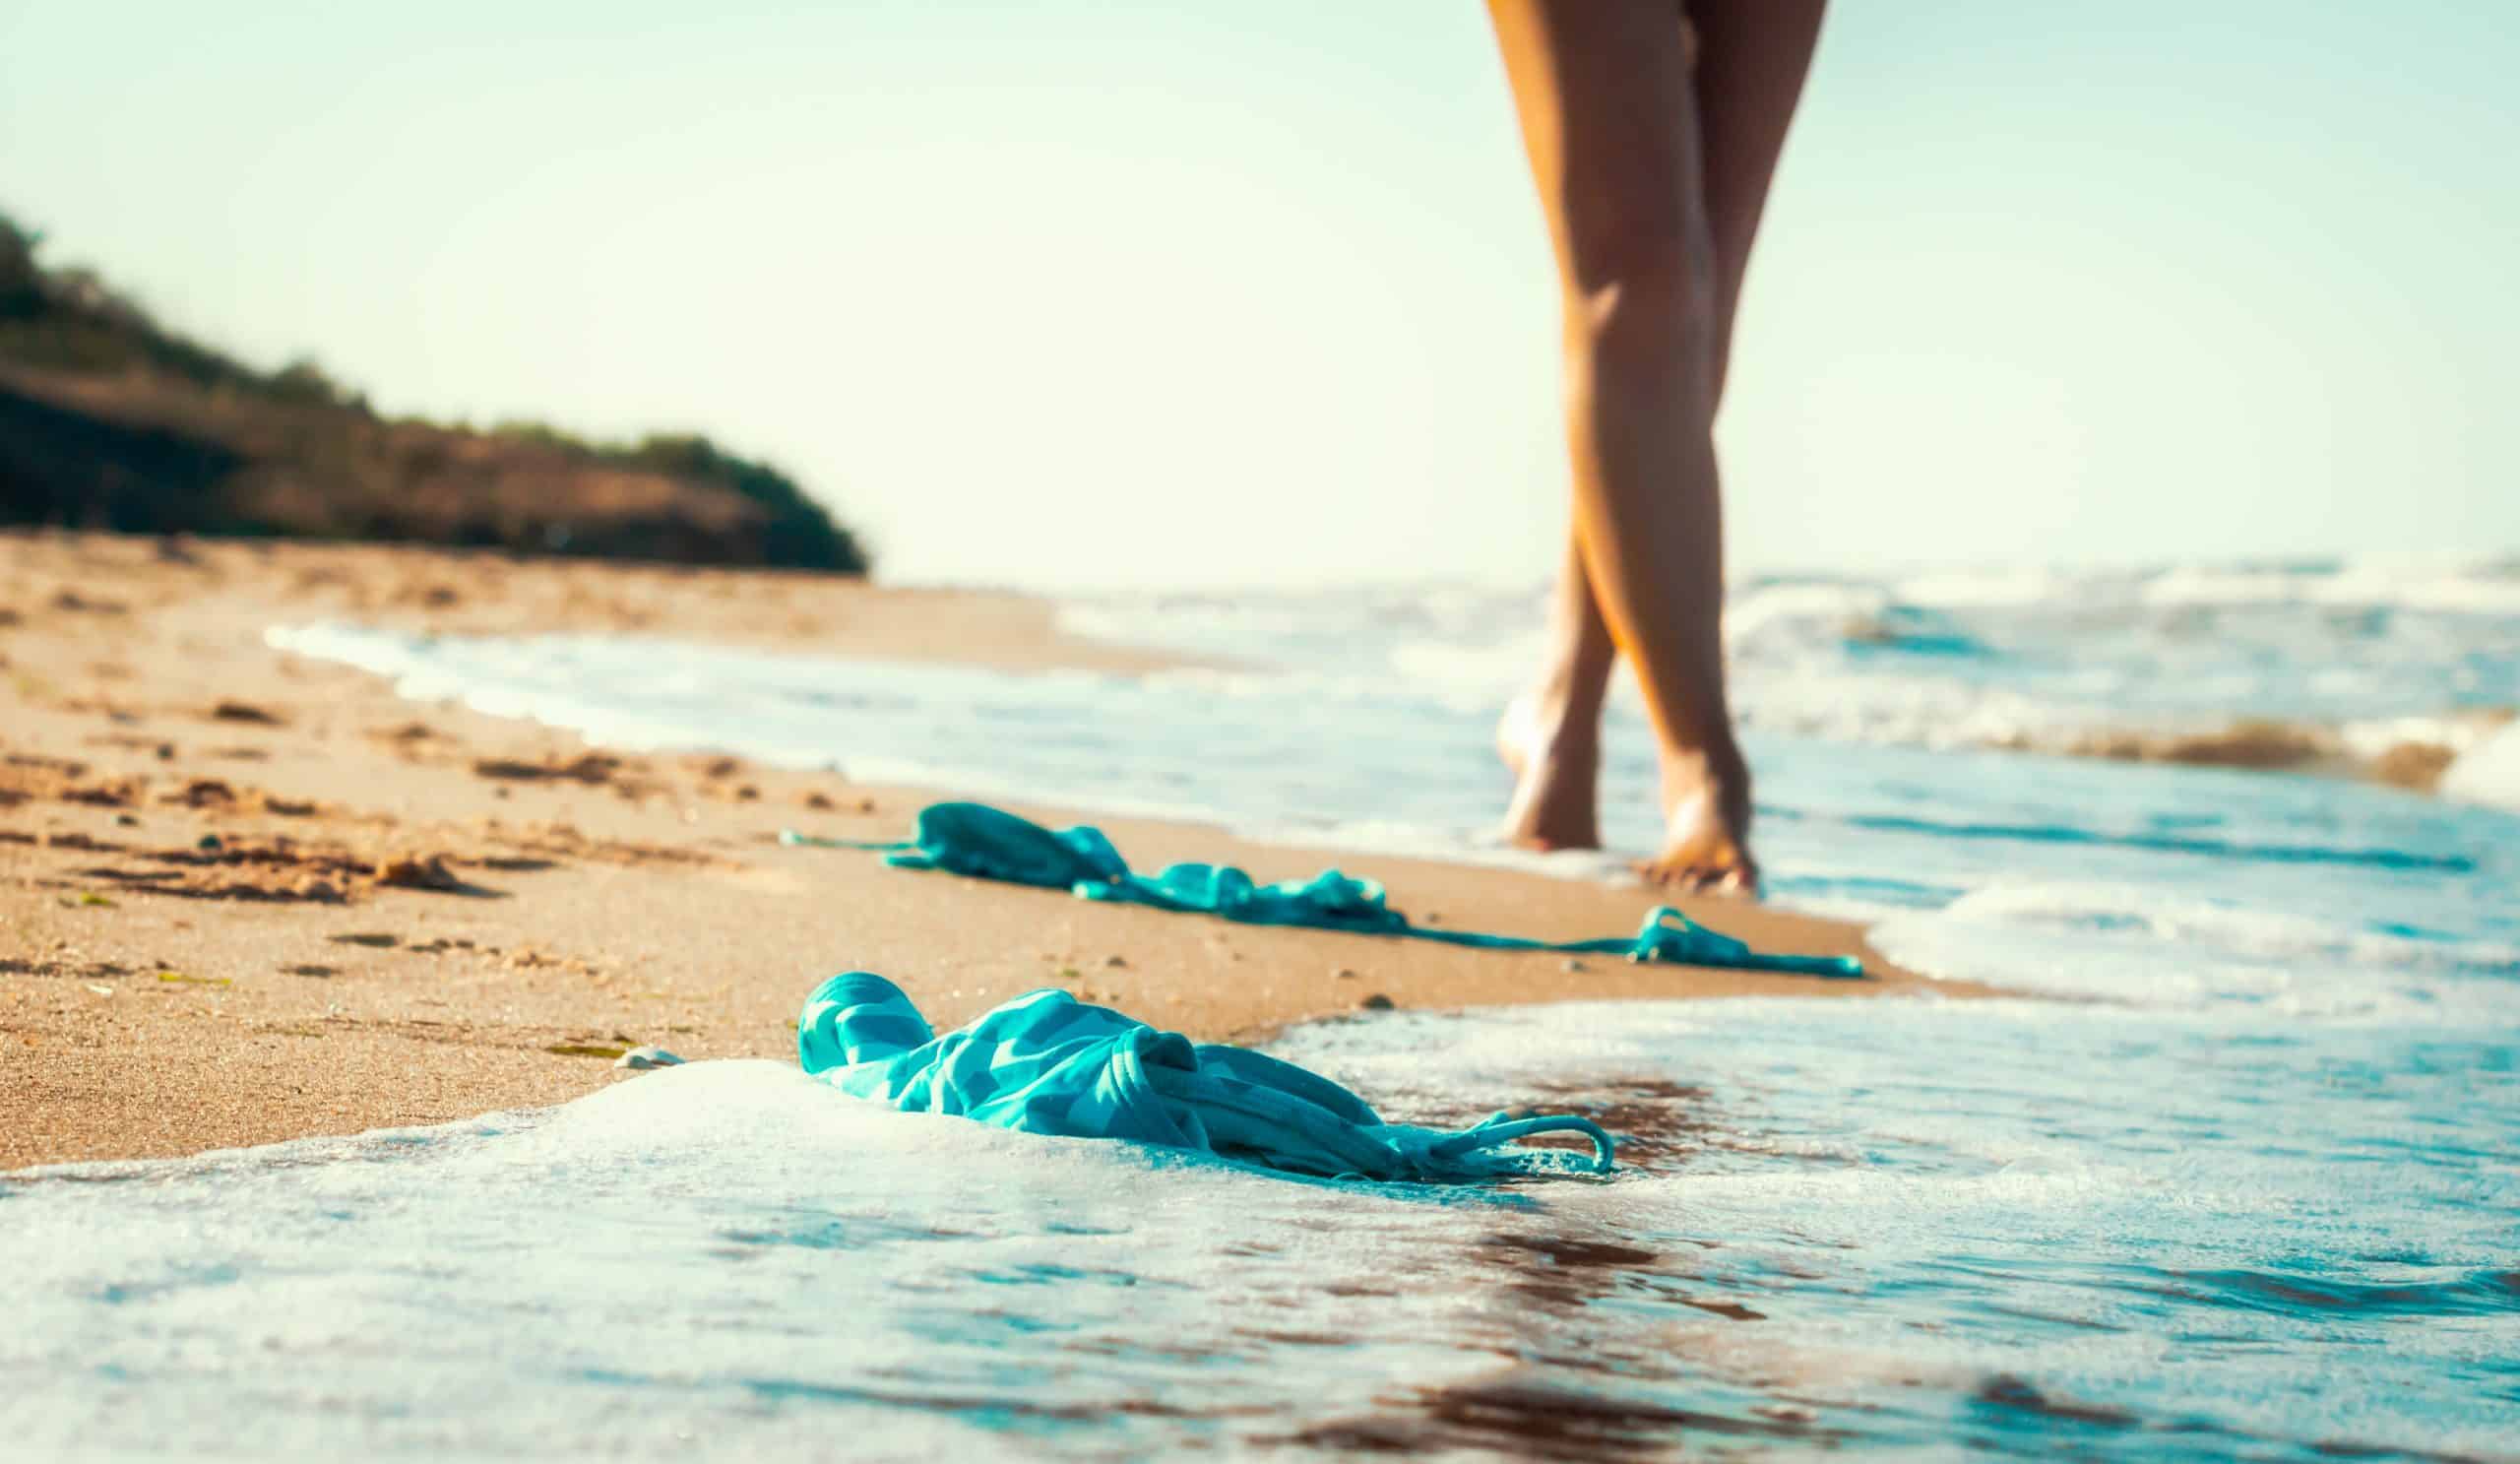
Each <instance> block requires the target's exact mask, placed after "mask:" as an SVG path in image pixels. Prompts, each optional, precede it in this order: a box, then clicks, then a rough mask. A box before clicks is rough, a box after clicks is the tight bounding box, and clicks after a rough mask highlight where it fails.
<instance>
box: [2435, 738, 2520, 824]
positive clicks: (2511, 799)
mask: <svg viewBox="0 0 2520 1464" xmlns="http://www.w3.org/2000/svg"><path fill="white" fill-rule="evenodd" d="M2440 777H2441V782H2440V787H2441V793H2442V796H2445V797H2451V798H2456V799H2458V800H2459V801H2461V802H2465V803H2479V804H2483V805H2485V806H2487V807H2490V808H2508V809H2511V810H2512V811H2514V812H2520V722H2515V723H2513V724H2512V725H2510V726H2508V727H2505V728H2504V729H2502V731H2500V732H2496V733H2494V734H2493V735H2492V736H2490V737H2488V738H2485V739H2483V740H2481V741H2479V742H2478V743H2477V744H2476V745H2475V746H2472V747H2470V748H2469V749H2468V750H2466V751H2465V752H2462V753H2460V754H2459V756H2458V759H2457V760H2456V761H2454V762H2452V763H2451V764H2450V765H2449V766H2448V767H2447V768H2445V769H2444V770H2443V771H2442V773H2441V775H2440Z"/></svg>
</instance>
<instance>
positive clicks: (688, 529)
mask: <svg viewBox="0 0 2520 1464" xmlns="http://www.w3.org/2000/svg"><path fill="white" fill-rule="evenodd" d="M37 243H38V240H37V239H36V238H35V236H34V235H32V234H31V233H30V232H28V231H27V230H25V229H22V228H20V227H19V226H18V225H17V224H16V223H13V222H12V221H10V220H9V219H8V218H7V217H6V216H5V215H0V524H6V523H17V524H53V525H61V526H65V527H72V528H93V529H114V530H121V531H124V532H128V533H144V534H168V533H193V534H214V535H252V536H273V537H286V538H313V539H364V540H401V541H418V542H426V543H438V544H459V545H475V546H481V547H497V548H505V549H511V550H518V551H523V552H533V553H561V554H575V555H589V556H598V557H611V558H635V559H662V560H672V561H679V562H684V563H710V564H760V565H775V566H781V567H787V568H798V569H821V570H836V571H840V572H842V573H851V574H858V573H863V572H865V570H866V568H867V567H868V558H867V554H866V551H865V549H864V548H863V547H862V546H861V545H860V544H859V543H858V542H857V541H856V539H855V538H854V537H853V536H852V535H851V534H850V532H849V531H848V530H847V529H846V528H843V527H842V526H841V525H839V524H838V523H835V522H834V521H833V519H832V517H831V515H830V514H829V513H828V512H826V511H825V510H824V508H823V507H822V505H821V504H819V503H817V502H815V501H814V500H813V499H812V498H810V497H808V496H806V494H805V492H804V490H803V489H802V488H800V487H798V486H797V484H796V483H795V482H794V481H793V480H791V479H789V478H788V477H787V476H786V475H784V474H782V473H780V472H779V471H778V470H776V469H774V468H771V467H769V466H767V465H766V464H762V463H758V462H753V461H751V460H749V459H745V458H742V457H739V456H737V455H735V454H733V453H730V452H727V451H725V449H724V448H722V447H720V446H718V445H717V444H716V443H714V442H711V441H710V440H709V439H708V438H706V437H700V436H696V435H689V434H665V435H657V436H651V437H647V438H645V439H642V440H641V441H638V442H636V443H596V442H589V441H586V440H583V439H581V438H579V437H576V436H573V435H571V434H569V433H566V432H562V431H558V430H556V429H553V428H551V427H547V426H543V425H540V424H537V423H510V424H506V425H503V426H500V427H497V428H494V429H492V430H490V431H487V432H479V431H473V430H470V429H467V428H463V427H455V426H446V425H441V424H438V423H433V422H427V421H419V420H413V419H409V418H403V419H393V418H386V417H382V416H380V415H378V414H376V413H375V412H374V411H373V410H372V409H371V408H370V407H369V406H368V404H367V401H366V399H365V398H364V397H362V396H360V395H358V394H357V393H355V392H353V391H350V390H348V389H347V388H346V387H344V386H342V385H341V384H340V383H338V382H336V381H334V380H333V379H332V378H331V377H330V376H329V375H327V374H326V373H325V372H324V370H323V369H322V368H321V367H320V366H318V365H316V364H315V363H314V362H313V361H308V360H300V361H294V362H291V363H290V364H288V365H285V366H284V367H282V368H281V369H279V370H277V371H257V370H255V369H254V368H252V367H251V366H248V365H245V364H244V363H242V362H240V361H237V360H236V359H234V358H233V357H231V356H228V355H226V354H224V353H222V352H221V351H219V350H213V349H211V348H210V347H207V346H203V345H201V344H200V343H198V342H195V341H191V340H187V339H185V338H184V337H182V336H180V335H177V334H175V333H174V332H172V331H169V330H167V329H165V328H164V327H162V326H160V325H159V324H158V322H157V321H155V320H153V319H152V318H151V317H150V316H149V314H148V312H146V311H144V310H142V309H141V308H140V307H138V306H137V305H135V304H133V303H132V302H131V301H130V300H128V299H126V298H125V297H123V296H122V295H121V294H119V293H118V292H116V291H115V290H113V289H112V288H110V287H109V286H106V285H105V283H104V282H103V281H101V280H99V279H98V278H96V276H95V275H94V274H93V273H91V272H89V271H86V270H80V269H54V268H47V267H45V266H44V265H43V264H42V263H40V262H39V261H38V260H37V258H36V252H37Z"/></svg>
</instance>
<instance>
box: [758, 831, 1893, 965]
mask: <svg viewBox="0 0 2520 1464" xmlns="http://www.w3.org/2000/svg"><path fill="white" fill-rule="evenodd" d="M779 837H780V840H781V842H783V843H786V844H793V845H808V846H812V847H815V848H822V849H867V850H880V851H882V852H883V854H884V862H886V863H888V864H892V865H894V866H896V867H898V868H903V869H943V870H946V871H947V872H949V873H954V874H967V875H971V876H973V877H975V878H978V879H999V880H1006V881H1008V882H1010V883H1014V884H1030V885H1039V886H1042V887H1045V888H1049V889H1065V890H1070V891H1072V892H1074V893H1075V894H1076V895H1077V896H1078V897H1079V898H1082V899H1087V900H1109V901H1113V902H1117V903H1124V904H1132V905H1152V906H1155V907H1156V908H1157V909H1160V910H1177V911H1183V912H1190V913H1197V914H1201V915H1214V916H1220V917H1223V918H1224V919H1226V920H1229V921H1240V922H1242V923H1245V924H1253V925H1302V926H1306V927H1309V928H1312V929H1319V930H1348V931H1353V932H1355V933H1358V934H1365V935H1400V936H1407V937H1410V938H1412V939H1417V940H1440V941H1443V942H1445V943H1446V944H1449V945H1467V946H1474V947H1477V948H1479V949H1481V950H1518V951H1564V952H1567V953H1569V954H1584V955H1615V956H1625V957H1626V958H1627V959H1629V960H1631V961H1666V962H1670V963H1674V964H1677V965H1684V966H1720V967H1726V968H1730V969H1733V970H1739V971H1776V972H1785V973H1788V974H1791V975H1795V976H1818V977H1831V978H1837V979H1848V978H1855V977H1860V976H1862V975H1863V963H1862V962H1860V961H1858V960H1856V959H1855V958H1854V957H1852V956H1772V955H1763V954H1761V953H1760V952H1757V951H1754V950H1752V949H1750V947H1749V946H1748V944H1746V943H1745V942H1742V941H1739V940H1735V939H1733V937H1732V936H1730V935H1725V934H1722V933H1720V932H1718V931H1714V930H1710V929H1708V928H1707V927H1706V926H1704V925H1701V924H1699V923H1696V922H1695V921H1692V920H1690V919H1689V918H1688V917H1687V916H1685V915H1682V914H1681V913H1680V912H1678V911H1676V910H1674V909H1672V908H1671V907H1670V906H1668V905H1658V906H1656V907H1654V909H1653V910H1651V911H1649V912H1647V913H1646V916H1645V923H1644V924H1643V926H1642V927H1640V928H1639V929H1638V930H1637V932H1636V935H1635V938H1633V939H1620V938H1618V937H1615V936H1608V937H1604V938H1602V939H1599V940H1531V939H1526V938H1524V937H1522V936H1519V935H1485V934H1481V933H1479V932H1477V931H1473V930H1438V929H1433V928H1431V927H1428V926H1425V925H1416V924H1412V923H1410V922H1409V918H1408V917H1407V916H1404V915H1402V914H1401V913H1400V912H1399V911H1397V910H1393V909H1392V908H1390V906H1388V905H1386V904H1385V903H1384V901H1383V888H1382V885H1381V883H1380V882H1379V881H1376V880H1371V879H1355V878H1351V877H1350V876H1348V875H1345V874H1342V873H1340V872H1339V871H1338V870H1336V869H1327V870H1324V871H1322V872H1321V873H1319V874H1316V875H1314V876H1313V877H1312V878H1310V879H1307V880H1293V879H1290V880H1283V881H1280V882H1279V883H1276V884H1261V883H1258V882H1257V881H1255V880H1253V879H1252V877H1251V876H1250V875H1248V874H1246V873H1244V872H1243V871H1242V870H1240V869H1237V868H1235V867H1234V866H1232V865H1231V864H1174V865H1172V866H1171V867H1170V868H1168V869H1166V870H1165V871H1164V872H1163V873H1161V874H1158V875H1154V876H1152V877H1150V876H1148V875H1144V874H1137V873H1133V872H1131V871H1130V869H1129V863H1128V860H1126V859H1122V858H1121V857H1120V852H1119V851H1118V850H1116V849H1114V848H1112V847H1111V841H1110V840H1108V839H1106V838H1104V837H1103V831H1102V830H1100V829H1097V828H1094V827H1091V826H1090V825H1084V824H1080V825H1078V826H1077V827H1075V828H1072V829H1063V830H1059V831H1057V832H1053V831H1051V830H1049V829H1046V828H1043V827H1042V826H1041V825H1040V824H1038V823H1035V822H1033V821H1032V820H1031V819H1028V818H1020V817H1018V816H1016V815H1015V814H1012V813H1009V812H1007V811H1006V810H1004V809H1002V808H992V807H990V806H988V805H987V804H985V803H932V804H930V805H928V806H927V807H926V808H923V809H921V810H919V815H918V824H917V828H916V831H915V833H914V835H913V837H911V838H909V839H906V840H901V841H898V842H895V843H890V844H881V843H860V842H856V841H853V840H847V839H818V838H814V837H812V836H810V835H806V834H800V833H797V832H796V831H795V830H793V829H788V830H785V831H783V832H782V833H781V834H780V836H779Z"/></svg>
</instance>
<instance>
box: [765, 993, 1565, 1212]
mask: <svg viewBox="0 0 2520 1464" xmlns="http://www.w3.org/2000/svg"><path fill="white" fill-rule="evenodd" d="M796 1059H797V1061H799V1062H801V1063H803V1064H804V1068H805V1071H806V1072H808V1073H810V1074H812V1075H814V1076H816V1077H819V1078H821V1079H822V1080H823V1081H824V1082H827V1083H829V1084H831V1085H832V1086H833V1087H835V1088H838V1089H840V1090H841V1091H842V1092H844V1093H848V1094H851V1095H853V1096H855V1097H858V1098H864V1099H871V1100H873V1101H875V1102H878V1103H883V1104H889V1105H891V1106H892V1107H893V1108H896V1109H899V1110H901V1111H903V1112H904V1113H914V1114H960V1115H961V1116H963V1117H966V1118H977V1119H978V1120H979V1121H980V1122H982V1123H989V1124H994V1125H996V1126H997V1127H1000V1128H1014V1129H1021V1130H1023V1131H1024V1132H1026V1133H1040V1134H1056V1135H1064V1136H1066V1137H1070V1138H1109V1139H1134V1140H1136V1141H1138V1142H1140V1143H1146V1144H1162V1145H1165V1146H1166V1147H1168V1148H1174V1149H1188V1150H1192V1151H1194V1152H1198V1153H1203V1154H1214V1155H1217V1156H1220V1157H1223V1158H1228V1159H1238V1160H1243V1161H1246V1162H1249V1163H1253V1164H1259V1165H1264V1166H1267V1167H1269V1168H1271V1169H1279V1170H1286V1171H1289V1172H1292V1173H1294V1174H1301V1175H1317V1176H1323V1177H1327V1178H1358V1179H1381V1180H1421V1181H1456V1182H1459V1181H1472V1180H1480V1179H1496V1178H1517V1177H1521V1178H1537V1177H1543V1176H1551V1175H1568V1174H1605V1173H1607V1172H1608V1171H1609V1169H1610V1155H1611V1147H1612V1146H1611V1140H1610V1136H1609V1135H1608V1134H1607V1133H1606V1132H1604V1131H1603V1129H1602V1127H1601V1125H1600V1124H1597V1123H1595V1122H1593V1121H1592V1120H1591V1119H1589V1118H1582V1117H1577V1116H1575V1115H1573V1114H1559V1115H1555V1116H1549V1117H1526V1118H1510V1117H1508V1116H1506V1115H1505V1114H1501V1113H1500V1114H1495V1115H1493V1116H1492V1117H1489V1118H1488V1119H1487V1120H1486V1121H1484V1122H1481V1123H1478V1124H1475V1125H1473V1126H1472V1127H1469V1128H1466V1129H1463V1130H1461V1131H1459V1132H1457V1133H1447V1132H1444V1131H1441V1130H1438V1129H1431V1128H1418V1127H1415V1126H1413V1125H1410V1124H1406V1123H1386V1122H1384V1121H1383V1120H1382V1119H1381V1117H1380V1116H1378V1115H1377V1114H1375V1113H1374V1111H1373V1110H1372V1109H1371V1108H1370V1107H1368V1106H1367V1105H1366V1104H1365V1102H1364V1100H1363V1099H1360V1098H1358V1097H1357V1096H1356V1095H1355V1094H1354V1093H1351V1092H1349V1091H1348V1090H1347V1089H1345V1088H1342V1087H1340V1086H1339V1085H1338V1084H1336V1083H1334V1082H1331V1081H1330V1080H1329V1079H1327V1078H1324V1077H1321V1076H1319V1075H1317V1074H1314V1073H1311V1072H1308V1071H1306V1070H1304V1069H1303V1068H1300V1067H1297V1066H1295V1065H1294V1064H1293V1063H1292V1062H1282V1061H1280V1060H1278V1059H1277V1058H1275V1057H1270V1056H1265V1055H1263V1054H1261V1053H1259V1052H1255V1051H1252V1050H1249V1049H1247V1048H1235V1047H1228V1046H1225V1045H1223V1044H1216V1043H1193V1042H1191V1041H1190V1040H1189V1039H1188V1038H1186V1037H1183V1036H1182V1035H1181V1034H1180V1033H1177V1032H1162V1031H1158V1030H1157V1029H1155V1028H1153V1027H1150V1026H1148V1025H1147V1024H1146V1023H1144V1022H1141V1021H1139V1020H1137V1019H1136V1018H1135V1017H1132V1016H1129V1015H1127V1014H1125V1013H1122V1012H1117V1011H1113V1010H1112V1009H1111V1008H1109V1007H1106V1006H1092V1005H1088V1004H1087V1003H1085V1002H1082V1001H1079V1000H1077V999H1076V998H1075V997H1073V996H1071V995H1069V994H1068V993H1067V992H1065V991H1061V990H1056V989H1044V990H1039V991H1034V992H1030V993H1028V994H1026V995H1023V996H1018V997H1016V998H1015V999H1014V1000H1012V1001H1009V1002H1006V1003H1005V1004H1003V1005H1001V1006H998V1007H996V1008H994V1009H992V1010H990V1011H989V1012H987V1013H985V1014H984V1015H982V1016H980V1017H979V1018H977V1020H975V1021H973V1022H971V1023H970V1024H969V1025H967V1026H964V1027H959V1028H957V1029H955V1030H954V1031H952V1032H948V1033H946V1034H944V1035H943V1036H941V1037H940V1036H938V1035H937V1034H936V1032H935V1031H934V1030H933V1029H932V1028H930V1027H929V1026H928V1025H927V1019H926V1018H925V1017H923V1016H921V1015H920V1014H919V1010H918V1008H917V1006H916V1005H914V1004H913V1002H912V1001H911V999H910V997H909V996H907V995H905V994H904V993H903V991H902V988H901V987H897V986H894V985H893V984H892V983H891V982H888V981H886V980H884V979H883V978H882V977H880V976H875V975H872V974H871V973H868V972H862V971H856V972H851V973H849V974H847V975H845V976H835V977H833V978H832V979H831V980H829V981H827V982H824V983H823V984H822V985H821V986H819V987H815V988H814V993H813V994H812V995H811V996H808V997H806V998H805V1009H804V1011H803V1012H802V1013H801V1014H800V1015H799V1016H798V1017H797V1020H796ZM1544 1133H1577V1134H1581V1135H1583V1136H1584V1137H1586V1138H1588V1139H1590V1140H1592V1144H1593V1152H1592V1153H1591V1154H1589V1155H1586V1154H1579V1153H1576V1152H1573V1151H1570V1150H1565V1149H1518V1148H1515V1147H1513V1145H1514V1144H1515V1143H1516V1142H1517V1141H1519V1140H1522V1139H1526V1138H1530V1137H1533V1136H1534V1135H1537V1134H1544Z"/></svg>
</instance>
